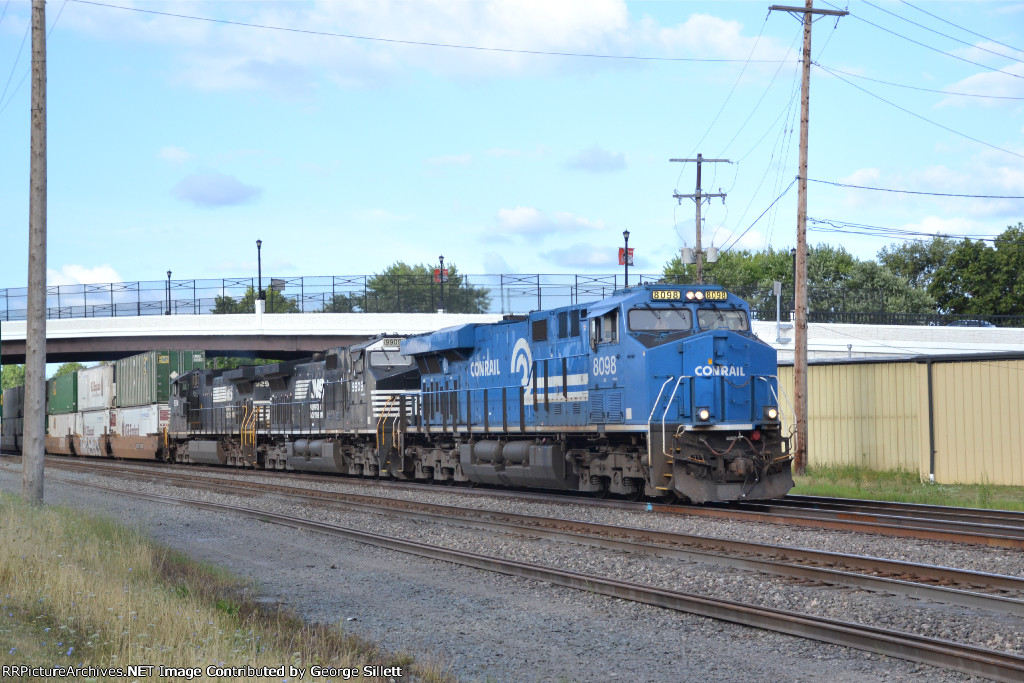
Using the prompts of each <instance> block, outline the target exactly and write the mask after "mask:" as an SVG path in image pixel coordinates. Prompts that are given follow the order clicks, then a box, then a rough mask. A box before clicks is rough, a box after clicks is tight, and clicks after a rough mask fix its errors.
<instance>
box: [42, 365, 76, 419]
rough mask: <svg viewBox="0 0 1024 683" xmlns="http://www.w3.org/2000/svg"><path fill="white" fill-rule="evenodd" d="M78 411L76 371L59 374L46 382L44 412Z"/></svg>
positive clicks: (63, 413) (58, 413) (63, 412)
mask: <svg viewBox="0 0 1024 683" xmlns="http://www.w3.org/2000/svg"><path fill="white" fill-rule="evenodd" d="M77 412H78V373H74V372H73V373H71V374H70V375H61V376H60V377H54V378H53V379H51V380H47V382H46V414H47V415H65V414H67V413H77Z"/></svg>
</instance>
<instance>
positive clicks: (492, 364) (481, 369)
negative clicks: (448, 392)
mask: <svg viewBox="0 0 1024 683" xmlns="http://www.w3.org/2000/svg"><path fill="white" fill-rule="evenodd" d="M500 374H501V368H500V367H499V365H498V361H497V359H492V358H481V359H480V360H475V361H473V362H472V363H470V364H469V375H470V377H494V376H496V375H500Z"/></svg>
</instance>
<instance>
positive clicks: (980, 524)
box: [47, 457, 1024, 550]
mask: <svg viewBox="0 0 1024 683" xmlns="http://www.w3.org/2000/svg"><path fill="white" fill-rule="evenodd" d="M47 462H54V463H72V462H73V463H86V462H95V463H104V464H108V465H109V464H112V463H113V462H114V461H111V460H106V459H95V460H94V459H77V458H76V459H69V458H66V457H48V459H47ZM124 464H125V465H126V466H128V465H129V463H124ZM130 466H132V467H135V468H137V469H150V468H154V469H159V471H161V472H168V471H183V470H195V469H196V468H195V466H189V465H168V464H165V463H155V462H154V463H148V462H146V461H132V462H131V463H130ZM201 469H203V470H205V471H217V468H201ZM225 471H232V472H234V471H237V470H225ZM244 471H249V472H255V473H264V474H267V475H270V476H275V477H281V478H282V479H295V480H301V481H322V482H335V483H337V482H344V483H347V484H353V485H364V486H391V487H395V488H398V489H409V490H421V491H431V490H436V489H438V486H437V485H434V484H424V483H419V482H409V481H400V480H390V479H369V478H367V479H360V478H353V477H337V476H332V475H317V474H310V473H302V472H278V471H265V472H264V471H263V470H244ZM461 490H462V492H463V493H465V494H466V495H477V496H486V497H488V498H512V499H515V500H527V501H536V502H539V503H545V504H548V505H559V504H565V505H587V506H594V507H603V508H613V509H621V510H643V509H646V508H647V506H650V508H651V509H652V510H657V511H659V512H664V513H671V514H678V515H687V516H692V517H706V518H714V519H726V520H732V521H750V522H763V523H768V524H785V525H791V526H804V527H814V528H820V529H831V530H836V531H855V532H860V533H870V534H879V535H883V536H896V537H902V538H914V539H924V540H932V541H940V542H945V543H966V544H972V545H984V546H991V547H1001V548H1013V549H1018V550H1024V513H1015V512H1008V511H1000V510H972V509H965V510H963V511H961V510H960V509H959V508H948V507H941V506H926V505H913V504H906V503H887V502H877V501H857V500H850V499H841V498H840V499H831V498H815V497H809V496H787V497H786V498H784V499H781V500H777V501H772V502H770V503H762V504H754V503H739V504H737V503H729V504H718V505H705V506H694V505H668V504H664V503H656V502H650V503H645V502H640V503H634V502H629V501H625V500H607V499H595V498H592V497H589V496H587V495H579V494H577V495H566V494H557V493H539V492H530V491H517V490H507V489H489V488H464V489H461ZM958 513H959V514H958Z"/></svg>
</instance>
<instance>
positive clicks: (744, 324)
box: [697, 308, 750, 332]
mask: <svg viewBox="0 0 1024 683" xmlns="http://www.w3.org/2000/svg"><path fill="white" fill-rule="evenodd" d="M697 325H699V326H700V329H702V330H729V331H730V332H749V331H750V321H749V320H748V319H747V312H746V311H744V310H741V309H728V308H699V309H697Z"/></svg>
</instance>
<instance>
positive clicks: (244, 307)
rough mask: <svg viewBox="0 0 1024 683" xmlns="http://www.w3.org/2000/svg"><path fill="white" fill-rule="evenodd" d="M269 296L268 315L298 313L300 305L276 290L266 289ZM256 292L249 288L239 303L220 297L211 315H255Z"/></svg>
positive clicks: (227, 297)
mask: <svg viewBox="0 0 1024 683" xmlns="http://www.w3.org/2000/svg"><path fill="white" fill-rule="evenodd" d="M263 291H264V292H265V293H266V296H267V306H266V309H265V310H266V312H267V313H298V312H299V305H298V304H297V303H295V300H294V299H289V298H288V297H286V296H285V295H284V294H282V293H281V292H279V291H277V290H276V289H269V288H267V289H264V290H263ZM255 312H256V290H255V288H253V287H247V288H246V290H245V295H244V296H242V298H240V299H238V300H237V301H236V300H235V299H234V298H233V297H230V296H218V297H216V298H215V299H214V302H213V308H211V309H210V313H255Z"/></svg>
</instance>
